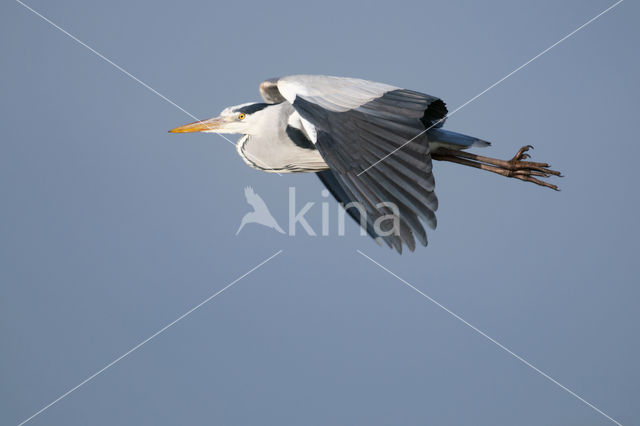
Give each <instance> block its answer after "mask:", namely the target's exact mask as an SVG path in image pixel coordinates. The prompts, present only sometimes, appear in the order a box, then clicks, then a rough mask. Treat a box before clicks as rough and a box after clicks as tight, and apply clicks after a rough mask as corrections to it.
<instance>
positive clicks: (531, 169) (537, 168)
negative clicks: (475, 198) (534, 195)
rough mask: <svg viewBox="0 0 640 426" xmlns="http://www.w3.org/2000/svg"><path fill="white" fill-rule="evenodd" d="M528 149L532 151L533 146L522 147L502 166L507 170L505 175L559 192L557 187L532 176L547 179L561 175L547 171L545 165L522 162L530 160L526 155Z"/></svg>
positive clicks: (560, 175)
mask: <svg viewBox="0 0 640 426" xmlns="http://www.w3.org/2000/svg"><path fill="white" fill-rule="evenodd" d="M530 149H533V146H531V145H525V146H523V147H522V148H520V149H519V150H518V152H516V155H514V156H513V158H512V159H511V160H509V161H507V162H506V164H505V165H504V166H503V167H504V168H505V169H507V173H506V174H505V175H506V176H508V177H513V178H516V179H520V180H524V181H526V182H533V183H535V184H537V185H541V186H546V187H547V188H551V189H553V190H555V191H559V189H558V186H557V185H553V184H550V183H548V182H544V181H542V180H540V179H537V178H536V177H534V176H538V177H543V178H547V177H550V176H552V175H553V176H559V177H562V173H560V172H558V171H556V170H551V169H549V164H547V163H537V162H534V161H524V160H525V159H527V158H531V156H530V155H529V154H527V151H529V150H530Z"/></svg>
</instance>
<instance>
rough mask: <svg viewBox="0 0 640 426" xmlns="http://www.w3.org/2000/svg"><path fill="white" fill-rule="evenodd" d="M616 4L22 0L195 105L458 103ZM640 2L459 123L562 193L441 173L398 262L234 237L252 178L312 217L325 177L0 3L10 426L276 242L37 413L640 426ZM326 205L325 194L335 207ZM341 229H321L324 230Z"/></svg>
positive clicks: (300, 243)
mask: <svg viewBox="0 0 640 426" xmlns="http://www.w3.org/2000/svg"><path fill="white" fill-rule="evenodd" d="M612 3H613V2H609V1H601V0H597V1H596V0H593V1H578V0H572V1H562V2H557V1H552V0H539V1H527V2H521V1H518V2H514V1H508V0H504V1H491V2H474V1H447V2H442V1H439V2H425V1H415V2H406V1H393V2H388V1H384V2H369V3H366V5H365V4H363V3H360V2H348V1H329V0H328V1H324V2H309V3H302V2H293V1H291V2H286V1H269V2H250V1H242V2H232V1H227V2H218V1H216V2H212V1H198V0H186V1H181V2H172V3H170V2H164V1H163V2H154V1H133V2H131V1H120V0H117V1H110V2H87V1H80V0H74V1H62V2H47V1H44V0H31V1H30V2H29V3H28V4H29V5H30V6H31V7H33V8H34V9H36V10H38V11H39V12H40V13H42V14H43V15H45V16H47V17H48V18H49V19H51V20H53V21H54V22H56V23H57V24H58V25H60V26H62V27H63V28H65V29H66V30H68V31H69V32H71V33H72V34H74V35H75V36H77V37H78V38H79V39H81V40H83V41H84V42H86V43H87V44H89V45H90V46H92V47H93V48H95V49H97V50H98V51H100V52H101V53H103V54H104V55H106V56H107V57H109V58H110V59H112V60H113V61H114V62H116V63H117V64H119V65H120V66H122V67H123V68H125V69H126V70H128V71H129V72H131V73H132V74H134V75H135V76H137V77H138V78H140V79H141V80H142V81H144V82H145V83H147V84H149V85H150V86H151V87H153V88H155V89H156V90H158V91H159V92H161V93H162V94H164V95H165V96H167V97H168V98H170V99H172V100H173V101H174V102H176V103H177V104H179V105H180V106H182V107H183V108H185V109H186V110H187V111H189V112H191V113H192V114H194V115H196V116H197V117H200V118H208V117H211V116H214V115H217V114H218V112H219V111H221V110H222V109H223V108H225V107H226V106H228V105H235V104H239V103H243V102H248V101H257V100H259V95H258V90H257V88H258V84H259V82H260V81H262V80H263V79H266V78H270V77H274V76H282V75H287V74H296V73H314V74H330V75H340V76H351V77H361V78H366V79H370V80H374V81H381V82H385V83H389V84H394V85H397V86H401V87H406V88H409V89H413V90H418V91H422V92H426V93H429V94H432V95H435V96H439V97H442V98H443V99H444V100H445V101H446V102H447V104H448V105H449V108H450V110H451V109H454V108H455V107H457V106H459V105H460V104H462V103H464V102H465V101H467V100H468V99H469V98H471V97H472V96H474V95H476V94H477V93H479V92H480V91H482V90H484V89H485V88H486V87H487V86H489V85H490V84H492V83H494V82H495V81H497V80H498V79H500V78H502V77H503V76H504V75H506V74H507V73H508V72H510V71H511V70H513V69H514V68H516V67H517V66H519V65H521V64H522V63H524V62H525V61H527V60H528V59H530V58H531V57H533V56H534V55H536V54H537V53H539V52H540V51H542V50H543V49H545V48H546V47H548V46H549V45H551V44H553V43H554V42H556V41H557V40H559V39H560V38H562V37H563V36H565V35H566V34H568V33H569V32H571V31H572V30H574V29H575V28H577V27H578V26H580V25H581V24H583V23H584V22H586V21H587V20H589V19H590V18H592V17H593V16H595V15H596V14H598V13H599V12H600V11H602V10H603V9H605V8H606V7H608V6H609V5H611V4H612ZM639 12H640V7H639V6H638V4H637V2H633V1H625V2H623V3H622V4H621V5H620V6H618V7H617V8H615V9H613V10H612V11H611V12H610V13H608V14H606V15H604V16H603V17H601V18H600V19H598V20H597V21H595V22H594V23H593V24H591V25H590V26H588V27H587V28H585V29H584V30H583V31H580V32H579V33H578V34H576V35H575V36H574V37H572V38H570V39H569V40H567V41H566V42H564V43H562V44H561V45H559V46H557V47H556V48H554V49H553V50H551V51H550V52H549V53H547V54H546V55H544V56H543V57H541V58H540V59H538V60H536V61H535V62H533V63H532V64H531V65H529V66H528V67H526V68H524V69H523V70H521V71H520V72H518V73H517V74H515V75H514V76H512V77H511V78H509V79H508V80H506V81H505V82H503V83H502V84H500V85H499V86H497V87H495V88H494V89H493V90H491V91H490V92H488V93H486V94H485V95H484V96H482V97H480V98H479V99H477V100H476V101H475V102H473V103H471V104H470V105H468V106H467V107H465V108H464V109H462V110H460V111H459V112H458V113H456V114H455V115H454V116H453V117H451V118H450V119H449V120H448V122H447V124H446V128H447V129H451V130H455V131H459V132H463V133H467V134H471V135H474V136H477V137H480V138H483V139H487V140H490V141H492V142H493V146H492V147H491V148H489V149H486V150H483V151H482V153H483V154H487V155H491V156H494V157H500V158H509V157H511V156H512V155H513V153H514V152H515V151H516V150H517V149H518V148H519V147H520V146H522V145H525V144H532V145H534V146H535V148H536V149H535V150H534V151H533V155H534V157H533V158H534V160H539V161H549V162H551V163H552V165H553V166H554V168H556V169H557V170H561V171H562V172H563V173H564V174H565V175H566V177H565V178H563V179H555V180H554V182H559V184H560V185H561V188H562V191H561V192H559V193H556V192H553V191H550V190H548V189H544V188H541V187H538V186H535V185H532V184H527V183H523V182H520V181H516V180H512V179H505V178H503V177H500V176H497V175H493V174H490V173H486V172H481V171H478V170H475V169H471V168H466V167H462V166H460V165H455V164H450V163H436V164H435V165H434V172H435V176H436V183H437V187H436V189H437V194H438V198H439V200H440V208H439V210H438V219H439V220H438V229H437V230H436V231H432V232H430V233H429V246H428V247H427V248H419V249H417V250H416V252H414V253H408V254H404V255H402V256H399V255H397V254H396V253H395V252H393V251H391V250H389V249H388V248H386V247H378V246H377V245H376V244H375V243H374V242H373V241H371V240H370V239H368V238H366V237H360V236H359V232H358V228H357V226H356V225H355V223H353V224H352V223H348V224H347V236H345V237H336V236H335V234H336V230H335V228H333V229H332V234H333V235H332V236H329V237H308V236H305V235H304V232H303V231H302V229H301V228H299V229H298V235H297V236H295V237H290V236H286V235H280V234H278V233H276V232H274V231H273V230H270V229H267V228H264V227H261V226H259V225H247V226H246V227H245V228H244V229H243V231H242V232H241V233H240V235H238V236H235V231H236V229H237V227H238V225H239V223H240V219H241V218H242V216H243V215H244V214H245V213H246V212H247V211H249V206H248V205H247V204H246V202H245V199H244V193H243V188H244V187H245V186H247V185H251V186H253V187H254V189H255V190H256V192H257V193H259V194H260V195H261V196H262V197H263V198H264V200H265V201H266V202H267V204H268V205H269V206H270V208H271V212H272V213H273V215H274V216H275V217H276V218H277V219H278V221H279V222H280V223H281V225H284V224H286V223H287V217H288V188H289V187H290V186H295V188H296V190H297V198H298V203H299V205H302V204H303V203H306V202H315V203H316V205H315V206H314V207H313V208H312V209H311V213H310V214H309V215H308V216H307V217H308V219H309V222H310V224H311V225H312V226H313V227H315V228H316V229H319V228H320V223H321V221H320V207H319V203H320V202H322V201H323V200H324V199H323V198H322V197H321V195H320V193H321V190H322V185H321V183H320V182H319V180H318V179H317V178H316V177H315V176H313V175H287V176H282V177H280V176H277V175H273V174H265V173H261V172H258V171H255V170H252V169H250V168H248V167H247V166H246V165H245V164H244V163H243V162H242V160H241V159H240V157H239V156H238V155H237V153H236V151H235V149H234V147H233V146H231V145H230V144H228V143H227V142H225V141H224V139H222V138H221V137H220V136H218V135H207V134H197V135H173V134H168V133H167V130H168V129H171V128H173V127H176V126H178V125H181V124H184V123H187V122H190V121H193V119H191V118H190V117H189V116H187V115H186V114H185V113H184V112H182V111H180V110H179V109H177V108H176V107H174V106H172V105H171V104H169V103H168V102H166V101H164V100H163V99H161V98H160V97H158V96H156V95H155V94H153V93H152V92H150V91H149V90H147V89H145V88H144V87H142V86H141V85H140V84H138V83H137V82H135V81H133V80H132V79H130V78H128V77H127V76H125V75H124V74H123V73H121V72H120V71H118V70H117V69H115V68H114V67H113V66H111V65H109V64H107V63H106V62H104V61H103V60H101V59H100V58H98V57H97V56H95V55H94V54H92V53H91V52H89V51H88V50H87V49H86V48H84V47H82V46H80V45H78V44H77V43H75V42H74V41H73V40H71V39H70V38H69V37H67V36H66V35H64V34H63V33H61V32H60V31H58V30H56V29H55V28H53V27H52V26H51V25H49V24H47V23H46V22H44V21H43V20H42V19H40V18H39V17H37V16H36V15H34V14H33V13H32V12H30V11H29V10H27V9H25V8H24V7H22V6H21V5H20V4H18V3H16V2H12V1H6V2H2V4H1V5H0V21H1V22H2V24H1V25H0V57H2V67H1V68H0V69H1V71H0V73H1V78H0V93H1V96H0V117H1V118H0V126H1V129H0V130H1V132H2V137H1V139H0V149H1V151H0V200H1V201H0V203H1V205H0V207H1V208H0V341H1V342H2V344H1V349H0V424H3V425H4V424H6V425H11V424H14V425H16V424H18V423H19V422H20V421H22V420H24V419H26V418H27V417H29V416H30V415H32V414H33V413H35V412H36V411H37V410H39V409H40V408H42V407H43V406H44V405H46V404H48V403H49V402H51V401H52V400H54V399H56V398H57V397H58V396H60V395H61V394H62V393H64V392H65V391H67V390H68V389H70V388H71V387H73V386H75V385H76V384H78V383H79V382H81V381H82V380H84V379H85V378H87V377H88V376H90V375H91V374H93V373H94V372H96V371H97V370H99V369H100V368H102V367H103V366H105V365H106V364H108V363H109V362H111V361H112V360H114V359H115V358H117V357H118V356H120V355H121V354H123V353H124V352H126V351H127V350H129V349H130V348H131V347H133V346H134V345H136V344H137V343H139V342H140V341H142V340H143V339H145V338H147V337H148V336H150V335H152V334H153V333H154V332H156V331H157V330H158V329H160V328H161V327H162V326H164V325H165V324H167V323H169V322H171V321H173V320H174V319H176V318H177V317H179V316H180V315H182V314H183V313H184V312H186V311H187V310H189V309H190V308H191V307H193V306H194V305H196V304H198V303H200V302H201V301H202V300H204V299H205V298H207V297H208V296H210V295H211V294H213V293H215V292H216V291H218V290H220V289H221V288H223V287H224V286H225V285H227V284H228V283H230V282H232V281H233V280H234V279H236V278H237V277H239V276H241V275H242V274H244V273H245V272H247V271H248V270H249V269H251V268H253V267H254V266H255V265H257V264H258V263H260V262H261V261H263V260H264V259H265V258H267V257H269V256H271V255H272V254H274V253H275V252H276V251H278V250H283V252H282V254H280V255H279V256H277V257H276V258H274V259H273V260H272V261H270V262H269V263H267V264H266V265H264V266H263V267H262V268H260V269H259V270H257V271H255V272H254V273H253V274H251V275H249V276H247V277H246V278H245V279H243V280H242V281H240V282H238V283H237V284H236V285H234V286H233V287H231V288H230V289H228V290H227V291H225V292H224V293H222V294H221V295H220V296H218V297H216V298H215V299H213V300H212V301H211V302H210V303H208V304H206V305H204V306H203V307H202V308H200V309H199V310H197V311H195V312H194V313H193V314H191V315H190V316H188V317H186V318H185V319H183V320H182V321H181V322H179V323H177V324H176V325H175V326H174V327H172V328H170V329H169V330H167V331H166V332H164V333H163V334H161V335H159V336H158V337H157V338H155V339H154V340H152V341H150V342H149V343H147V344H146V345H144V346H143V347H141V348H140V349H139V350H137V351H135V352H134V353H132V354H131V355H129V356H128V357H127V358H125V359H123V360H122V361H120V362H119V363H117V364H115V365H114V366H113V367H111V368H110V369H108V370H107V371H105V372H104V373H102V374H101V375H99V376H97V377H96V378H95V379H94V380H92V381H90V382H89V383H87V384H86V385H84V386H83V387H81V388H79V389H78V390H77V391H76V392H74V393H72V394H71V395H70V396H68V397H67V398H65V399H63V400H61V401H60V402H59V403H57V404H56V405H54V406H53V407H51V408H50V409H48V410H47V411H45V412H43V413H42V414H41V415H39V416H38V417H36V418H34V419H33V420H32V421H31V422H30V423H29V424H32V425H34V426H35V425H67V426H72V425H114V424H149V425H151V424H152V425H177V424H207V425H212V424H214V425H238V426H242V425H328V424H331V425H356V424H363V425H364V424H366V425H425V424H437V425H463V424H474V425H513V424H518V425H541V424H544V425H607V424H612V423H611V422H609V421H608V420H607V419H606V418H604V417H603V416H601V415H600V414H598V413H597V412H595V411H594V410H592V409H591V408H589V407H587V406H586V405H585V404H583V403H582V402H580V401H579V400H577V399H576V398H574V397H573V396H571V395H570V394H568V393H567V392H565V391H564V390H562V389H560V388H559V387H558V386H556V385H554V384H553V383H551V382H549V381H548V380H546V379H545V378H543V377H542V376H541V375H539V374H538V373H536V372H535V371H533V370H532V369H530V368H528V367H526V366H525V365H523V364H522V363H521V362H519V361H518V360H516V359H514V358H513V357H511V356H510V355H509V354H507V353H506V352H504V351H503V350H501V349H500V348H498V347H497V346H496V345H494V344H493V343H491V342H489V341H488V340H486V339H485V338H484V337H482V336H480V335H479V334H477V333H476V332H474V331H473V330H471V329H470V328H468V327H466V326H465V325H464V324H462V323H461V322H460V321H458V320H456V319H455V318H454V317H452V316H451V315H449V314H448V313H446V312H445V311H443V310H442V309H440V308H439V307H437V306H436V305H434V304H432V303H431V302H429V301H428V300H427V299H425V298H423V297H421V296H420V295H419V294H417V293H416V292H414V291H413V290H411V289H410V288H408V287H407V286H406V285H405V284H403V283H402V282H401V281H399V280H397V279H396V278H394V277H393V276H391V275H389V274H388V273H386V272H385V271H383V270H382V269H380V268H379V267H378V266H376V265H375V264H373V263H371V262H370V261H369V260H367V259H366V258H364V257H362V256H361V255H359V254H358V253H357V252H356V250H357V249H358V250H361V251H362V252H363V253H365V254H367V255H368V256H371V257H372V258H373V259H375V260H376V261H378V262H380V263H381V264H383V265H384V266H385V267H387V268H389V269H390V270H392V271H393V272H394V273H396V274H397V275H399V276H400V277H402V278H403V279H405V280H407V281H408V282H410V283H411V284H413V285H414V286H416V287H417V288H419V289H420V290H421V291H423V292H425V293H426V294H428V295H429V296H431V297H433V298H435V299H436V300H438V301H439V302H440V303H442V304H443V305H445V306H447V307H448V308H449V309H451V310H452V311H454V312H456V313H457V314H459V315H460V316H461V317H463V318H464V319H466V320H467V321H469V322H470V323H472V324H474V325H475V326H477V327H478V328H479V329H481V330H483V331H485V332H486V333H487V334H488V335H490V336H492V337H493V338H495V339H497V340H498V341H500V342H501V343H503V344H504V345H506V346H507V347H509V348H510V349H511V350H513V351H514V352H516V353H518V354H519V355H521V356H523V357H524V358H526V359H527V360H528V361H530V362H531V363H533V364H534V365H535V366H537V367H538V368H540V369H541V370H543V371H544V372H546V373H548V374H549V375H551V376H552V377H554V378H555V379H557V380H558V381H559V382H560V383H562V384H563V385H565V386H567V387H568V388H570V389H572V390H573V391H575V392H576V393H578V394H579V395H581V396H582V397H583V398H585V399H586V400H587V401H589V402H591V403H593V404H594V405H596V406H597V407H598V408H600V409H601V410H603V411H604V412H606V413H607V414H609V415H610V416H612V417H614V418H615V419H617V420H618V421H620V422H621V423H623V424H625V425H627V424H638V423H640V403H639V400H640V368H639V367H638V362H637V360H638V359H640V341H639V338H638V336H639V334H638V323H639V320H640V314H639V312H638V300H639V298H640V288H639V286H638V284H639V282H640V280H639V279H638V272H637V267H638V266H637V262H638V259H637V257H638V253H639V249H640V247H639V243H638V241H639V240H640V239H639V237H640V235H639V234H640V230H639V229H640V228H639V227H638V207H639V206H640V191H638V188H637V184H638V173H637V168H638V166H637V159H638V158H639V156H640V143H638V135H637V133H636V124H637V122H638V113H639V112H640V111H638V98H639V96H640V90H639V85H638V82H637V76H638V75H640V60H639V59H638V52H637V48H638V44H639V43H638V42H639V41H640V40H639V39H640V37H639V32H638V25H637V24H638V18H639V16H640V14H639ZM336 207H337V205H336V203H335V202H334V201H333V200H332V201H331V210H330V211H331V212H332V214H333V216H332V218H336V217H337V214H336ZM332 220H333V219H332Z"/></svg>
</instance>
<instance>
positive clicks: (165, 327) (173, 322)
mask: <svg viewBox="0 0 640 426" xmlns="http://www.w3.org/2000/svg"><path fill="white" fill-rule="evenodd" d="M280 253H282V250H278V251H277V252H276V253H274V254H272V255H271V256H269V257H268V258H266V259H265V260H263V261H262V262H260V263H259V264H257V265H256V266H254V267H253V268H251V269H249V270H248V271H247V272H245V273H244V274H242V275H240V276H239V277H238V278H236V279H235V280H233V281H231V282H230V283H229V284H227V285H226V286H224V287H223V288H222V289H220V290H218V291H217V292H215V293H213V294H212V295H211V296H209V297H207V298H206V299H204V300H203V301H202V302H200V303H198V304H197V305H196V306H194V307H193V308H191V309H189V310H188V311H187V312H185V313H184V314H182V315H180V316H179V317H178V318H176V319H175V320H173V321H171V322H170V323H169V324H167V325H165V326H164V327H162V328H161V329H160V330H158V331H156V332H155V333H153V334H152V335H151V336H149V337H147V338H146V339H144V340H143V341H142V342H140V343H138V344H137V345H135V346H134V347H132V348H131V349H129V350H128V351H127V352H125V353H123V354H122V355H120V356H119V357H118V358H116V359H114V360H113V361H111V362H110V363H109V364H107V365H105V366H104V367H102V368H101V369H100V370H98V371H96V372H95V373H93V374H92V375H91V376H89V377H87V378H86V379H84V380H83V381H82V382H80V383H78V384H77V385H75V386H74V387H72V388H71V389H69V390H68V391H66V392H65V393H63V394H62V395H60V396H59V397H58V398H56V399H54V400H53V401H51V402H50V403H49V404H47V405H45V406H44V407H42V408H41V409H40V410H38V411H37V412H36V413H34V414H33V415H32V416H31V417H29V418H27V419H25V420H23V421H22V422H20V423H19V424H18V426H22V425H24V424H25V423H27V422H29V421H30V420H32V419H33V418H34V417H36V416H38V415H40V414H42V412H44V411H45V410H47V409H49V408H50V407H51V406H53V405H54V404H56V403H58V402H60V401H61V400H62V399H64V398H66V397H67V396H69V394H71V393H72V392H74V391H75V390H77V389H78V388H79V387H81V386H83V385H84V384H86V383H87V382H89V381H91V380H93V379H94V378H95V377H96V376H98V375H99V374H101V373H103V372H104V371H105V370H107V369H108V368H110V367H112V366H113V365H114V364H116V363H118V362H119V361H121V360H122V359H123V358H125V357H126V356H128V355H130V354H131V353H132V352H135V351H136V350H138V349H139V348H140V347H142V346H143V345H144V344H146V343H148V342H149V341H150V340H151V339H153V338H155V337H157V336H158V335H159V334H161V333H163V332H165V331H166V330H167V329H168V328H170V327H171V326H173V325H175V324H176V323H177V322H178V321H180V320H182V319H184V318H185V317H187V316H188V315H190V314H191V313H193V312H194V311H195V310H196V309H198V308H200V307H201V306H202V305H204V304H206V303H207V302H209V301H210V300H211V299H213V298H215V297H216V296H218V295H219V294H220V293H222V292H223V291H225V290H226V289H228V288H229V287H231V286H232V285H234V284H236V283H237V282H238V281H240V280H241V279H243V278H244V277H246V276H247V275H249V274H250V273H252V272H253V271H255V270H256V269H258V268H260V267H261V266H262V265H264V264H265V263H267V262H269V261H270V260H271V259H273V258H274V257H276V256H278V255H279V254H280Z"/></svg>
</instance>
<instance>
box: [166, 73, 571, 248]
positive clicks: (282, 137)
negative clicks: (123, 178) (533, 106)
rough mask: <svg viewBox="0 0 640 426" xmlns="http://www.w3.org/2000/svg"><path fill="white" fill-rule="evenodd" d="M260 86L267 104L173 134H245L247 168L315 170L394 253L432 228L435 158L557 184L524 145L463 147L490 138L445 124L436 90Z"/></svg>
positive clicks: (300, 78) (321, 83) (358, 84)
mask: <svg viewBox="0 0 640 426" xmlns="http://www.w3.org/2000/svg"><path fill="white" fill-rule="evenodd" d="M260 93H261V95H262V98H263V100H264V102H257V103H256V102H250V103H244V104H241V105H236V106H232V107H228V108H226V109H224V110H223V111H222V113H221V114H220V116H219V117H216V118H211V119H208V120H204V121H198V122H194V123H191V124H187V125H184V126H181V127H177V128H175V129H173V130H170V132H172V133H185V132H214V133H238V134H242V135H243V136H242V137H241V138H240V139H239V140H238V142H237V145H236V146H237V151H238V153H239V154H240V156H241V157H242V159H243V160H244V161H245V162H246V163H247V164H248V165H249V166H250V167H253V168H255V169H258V170H262V171H265V172H277V173H293V172H313V173H317V175H318V177H319V178H320V180H321V181H322V182H323V183H324V185H325V186H326V187H327V189H328V190H329V191H330V192H331V194H332V195H333V196H334V197H335V198H336V199H337V201H338V202H339V203H341V204H342V205H343V206H345V207H346V208H347V212H348V213H349V214H350V215H351V217H353V219H355V220H356V221H357V222H359V223H360V225H361V226H362V227H363V228H365V229H366V231H367V232H368V234H369V235H370V236H371V237H373V238H374V239H376V241H378V242H379V243H380V241H384V242H385V243H386V244H387V245H388V246H389V247H391V248H393V249H395V250H397V251H398V252H399V253H402V247H403V245H406V246H407V247H408V248H409V249H410V250H411V251H413V250H414V249H415V246H416V240H418V242H420V243H421V244H422V245H424V246H426V245H427V235H426V232H425V229H424V226H423V224H426V225H427V226H429V227H430V228H431V229H435V227H436V216H435V211H436V210H437V208H438V199H437V198H436V195H435V193H434V187H435V181H434V177H433V173H432V161H431V160H432V159H433V160H441V161H449V162H454V163H458V164H462V165H465V166H471V167H475V168H479V169H482V170H487V171H490V172H493V173H498V174H500V175H502V176H506V177H511V178H516V179H520V180H523V181H527V182H533V183H535V184H538V185H542V186H545V187H548V188H552V189H555V190H557V189H558V188H557V186H555V185H552V184H550V183H548V182H546V181H543V180H541V179H543V178H547V177H550V176H551V175H556V176H560V173H559V172H557V171H554V170H551V169H549V165H548V164H546V163H537V162H532V161H525V160H526V159H527V158H529V155H528V154H527V151H528V150H529V149H530V148H531V146H524V147H522V148H520V149H519V150H518V152H517V153H516V155H515V156H514V157H513V158H512V159H510V160H499V159H495V158H489V157H484V156H479V155H476V154H471V153H469V152H465V151H463V150H465V149H467V148H471V147H486V146H489V145H490V143H489V142H487V141H484V140H482V139H478V138H475V137H472V136H467V135H463V134H460V133H456V132H452V131H448V130H444V129H443V128H442V125H443V123H444V121H445V119H446V117H447V113H448V111H447V107H446V105H445V103H444V102H443V101H442V100H441V99H439V98H437V97H434V96H430V95H427V94H424V93H420V92H416V91H412V90H407V89H402V88H399V87H395V86H391V85H388V84H383V83H376V82H372V81H367V80H361V79H356V78H344V77H331V76H322V75H292V76H287V77H281V78H275V79H270V80H266V81H264V82H262V83H261V84H260ZM389 203H392V205H393V206H395V207H396V208H395V209H392V208H390V207H389ZM385 216H391V217H392V218H394V219H396V220H397V221H396V222H395V223H397V224H399V226H398V232H393V233H390V232H385V231H384V230H381V229H380V228H376V227H375V226H374V224H377V223H378V222H377V221H378V220H379V219H380V218H382V217H385Z"/></svg>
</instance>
